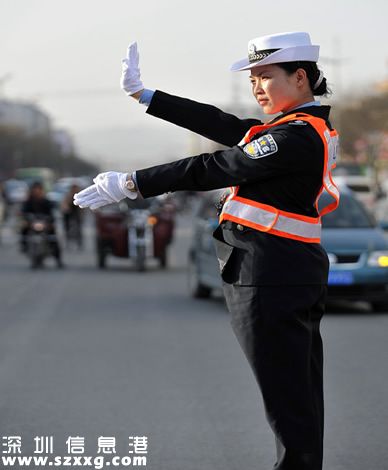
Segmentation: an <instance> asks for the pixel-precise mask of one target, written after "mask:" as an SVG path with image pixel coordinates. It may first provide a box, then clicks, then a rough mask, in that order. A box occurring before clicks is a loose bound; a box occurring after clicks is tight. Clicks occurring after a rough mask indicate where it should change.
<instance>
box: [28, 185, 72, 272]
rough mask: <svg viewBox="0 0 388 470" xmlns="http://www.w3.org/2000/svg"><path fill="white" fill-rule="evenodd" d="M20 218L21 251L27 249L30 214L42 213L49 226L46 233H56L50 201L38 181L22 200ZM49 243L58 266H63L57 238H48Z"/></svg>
mask: <svg viewBox="0 0 388 470" xmlns="http://www.w3.org/2000/svg"><path fill="white" fill-rule="evenodd" d="M20 215H21V218H22V228H21V231H20V234H21V239H20V243H21V251H22V252H26V251H27V235H28V231H29V229H30V220H29V219H30V217H31V215H33V216H34V215H35V216H37V215H43V216H46V217H47V219H48V223H49V227H48V231H47V234H48V235H56V232H55V223H54V213H53V207H52V204H51V201H49V200H48V199H47V198H46V194H45V191H44V188H43V185H42V183H41V182H40V181H36V182H34V183H33V184H32V185H31V187H30V191H29V195H28V198H27V199H26V200H25V201H24V203H23V205H22V207H21V214H20ZM50 245H51V249H52V253H53V256H54V258H55V259H56V261H57V266H58V268H63V267H64V264H63V262H62V257H61V248H60V246H59V243H58V239H57V237H56V236H55V238H54V237H53V238H52V240H50Z"/></svg>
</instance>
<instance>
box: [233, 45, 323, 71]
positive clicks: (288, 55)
mask: <svg viewBox="0 0 388 470" xmlns="http://www.w3.org/2000/svg"><path fill="white" fill-rule="evenodd" d="M318 58H319V46H294V47H288V48H285V49H280V50H279V51H276V52H273V53H272V54H270V55H268V56H267V57H265V58H264V59H263V60H258V61H257V62H249V60H248V58H245V59H241V60H238V61H237V62H235V63H234V64H232V66H231V67H230V70H231V71H232V72H240V71H242V70H250V69H253V68H254V67H258V66H260V65H269V64H279V63H281V62H295V61H297V60H306V61H309V62H317V61H318Z"/></svg>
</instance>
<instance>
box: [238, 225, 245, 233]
mask: <svg viewBox="0 0 388 470" xmlns="http://www.w3.org/2000/svg"><path fill="white" fill-rule="evenodd" d="M237 230H240V232H242V231H243V230H244V226H243V225H241V224H237Z"/></svg>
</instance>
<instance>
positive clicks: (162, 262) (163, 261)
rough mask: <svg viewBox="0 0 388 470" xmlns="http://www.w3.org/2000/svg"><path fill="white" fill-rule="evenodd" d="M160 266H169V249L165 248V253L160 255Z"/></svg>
mask: <svg viewBox="0 0 388 470" xmlns="http://www.w3.org/2000/svg"><path fill="white" fill-rule="evenodd" d="M159 266H160V267H161V268H162V269H166V268H167V250H164V251H163V253H162V254H161V255H160V256H159Z"/></svg>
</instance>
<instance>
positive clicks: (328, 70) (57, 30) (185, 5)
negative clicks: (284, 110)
mask: <svg viewBox="0 0 388 470" xmlns="http://www.w3.org/2000/svg"><path fill="white" fill-rule="evenodd" d="M387 18H388V2H386V0H370V1H368V2H365V1H357V0H356V1H355V0H342V1H341V0H337V1H334V0H326V1H323V2H318V3H317V2H313V1H311V0H298V1H285V0H276V1H252V0H246V1H244V0H241V1H238V2H236V1H233V2H228V1H225V0H223V1H221V0H213V1H210V0H196V1H193V2H185V1H182V0H165V1H156V0H148V1H145V2H142V1H137V2H136V1H134V0H112V1H109V2H108V1H101V0H77V1H76V0H66V1H65V0H35V1H32V0H8V1H7V0H0V20H1V28H0V58H1V60H0V77H2V76H4V75H6V74H11V75H10V79H9V80H8V81H7V82H6V83H5V84H4V86H3V94H5V96H7V97H9V98H23V99H31V100H34V101H35V102H37V103H38V104H39V105H40V106H42V108H44V109H45V110H46V111H48V112H49V114H50V115H51V116H52V118H53V120H54V124H55V125H57V126H64V127H66V128H68V129H69V130H70V131H71V132H72V133H73V135H74V136H75V137H76V138H79V139H80V141H82V145H83V148H85V146H84V144H85V142H86V141H85V136H86V135H87V136H88V137H87V138H86V140H87V139H90V141H91V142H92V141H93V135H94V133H95V132H96V131H97V130H100V131H101V132H107V130H115V131H116V132H118V130H119V129H121V130H122V131H123V130H125V129H128V135H130V134H131V129H132V131H133V129H137V130H139V129H141V130H142V131H144V136H146V135H147V134H146V131H147V129H149V130H150V131H152V130H154V129H155V132H157V135H158V136H159V135H164V134H163V133H164V132H165V135H166V136H167V135H168V136H169V139H170V141H171V138H172V137H173V133H174V132H175V129H173V128H171V127H168V126H166V125H163V124H159V123H158V121H157V120H155V119H153V118H151V117H149V116H147V115H145V113H144V108H143V107H141V106H139V105H138V104H137V103H136V102H135V101H133V100H131V99H129V98H127V97H126V95H125V94H124V93H123V92H122V91H121V90H120V88H119V78H120V71H121V58H122V57H123V55H124V54H125V51H126V47H127V44H128V43H129V42H130V41H132V40H137V41H138V44H139V50H140V63H141V70H142V79H143V82H144V84H145V86H146V87H148V88H159V89H162V90H164V91H168V92H171V93H175V94H180V95H184V96H188V97H191V98H193V99H197V100H202V101H206V102H212V103H216V104H217V105H221V106H222V105H224V104H227V103H229V102H230V101H231V98H232V92H231V86H232V81H233V80H235V81H237V82H238V84H239V86H240V88H241V99H242V100H243V101H244V102H245V101H248V100H249V99H250V89H249V83H248V78H247V73H246V72H240V73H237V74H232V73H231V72H229V66H230V64H231V63H232V62H234V61H235V60H238V59H240V58H242V57H244V56H245V55H246V53H247V52H246V49H247V42H248V40H249V39H251V38H253V37H256V36H261V35H264V34H271V33H276V32H283V31H293V30H294V31H295V30H299V31H308V32H309V33H310V35H311V38H312V41H313V43H314V44H319V45H320V46H321V57H322V58H344V59H346V60H344V61H343V65H342V66H341V67H339V68H338V67H337V68H336V69H334V68H333V66H332V65H330V64H328V63H327V62H324V61H322V62H320V65H321V68H322V69H323V70H324V72H325V75H326V76H327V78H328V80H329V82H331V83H332V86H333V88H334V91H336V90H337V91H341V89H342V90H351V89H352V88H353V87H354V86H357V87H360V86H361V85H365V86H368V87H370V86H371V83H372V82H376V81H379V80H382V79H383V78H386V77H387V74H388V67H387V64H388V48H387V44H388V28H387ZM338 88H340V89H339V90H338ZM132 134H133V133H132ZM137 134H139V133H137ZM140 134H142V132H140ZM116 135H117V134H116ZM142 135H143V134H142ZM176 135H177V136H179V137H180V138H182V135H183V134H182V133H179V132H177V133H176ZM100 137H101V135H100ZM145 138H146V137H145ZM119 140H120V139H119ZM142 140H143V141H144V137H142ZM135 141H136V139H135V140H133V149H137V148H138V146H139V141H137V142H136V143H135ZM115 145H116V144H115V143H114V142H112V146H113V147H112V148H114V146H115ZM144 145H146V144H144ZM125 146H129V147H130V146H131V139H129V140H127V141H126V143H125ZM103 147H104V146H103V145H102V147H101V148H102V154H103V153H104V152H105V151H106V149H105V150H104V149H103ZM86 148H87V145H86ZM121 150H123V149H122V148H121ZM150 151H152V148H150ZM166 151H167V152H169V151H170V150H166ZM177 156H179V155H177ZM120 158H121V157H120Z"/></svg>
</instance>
